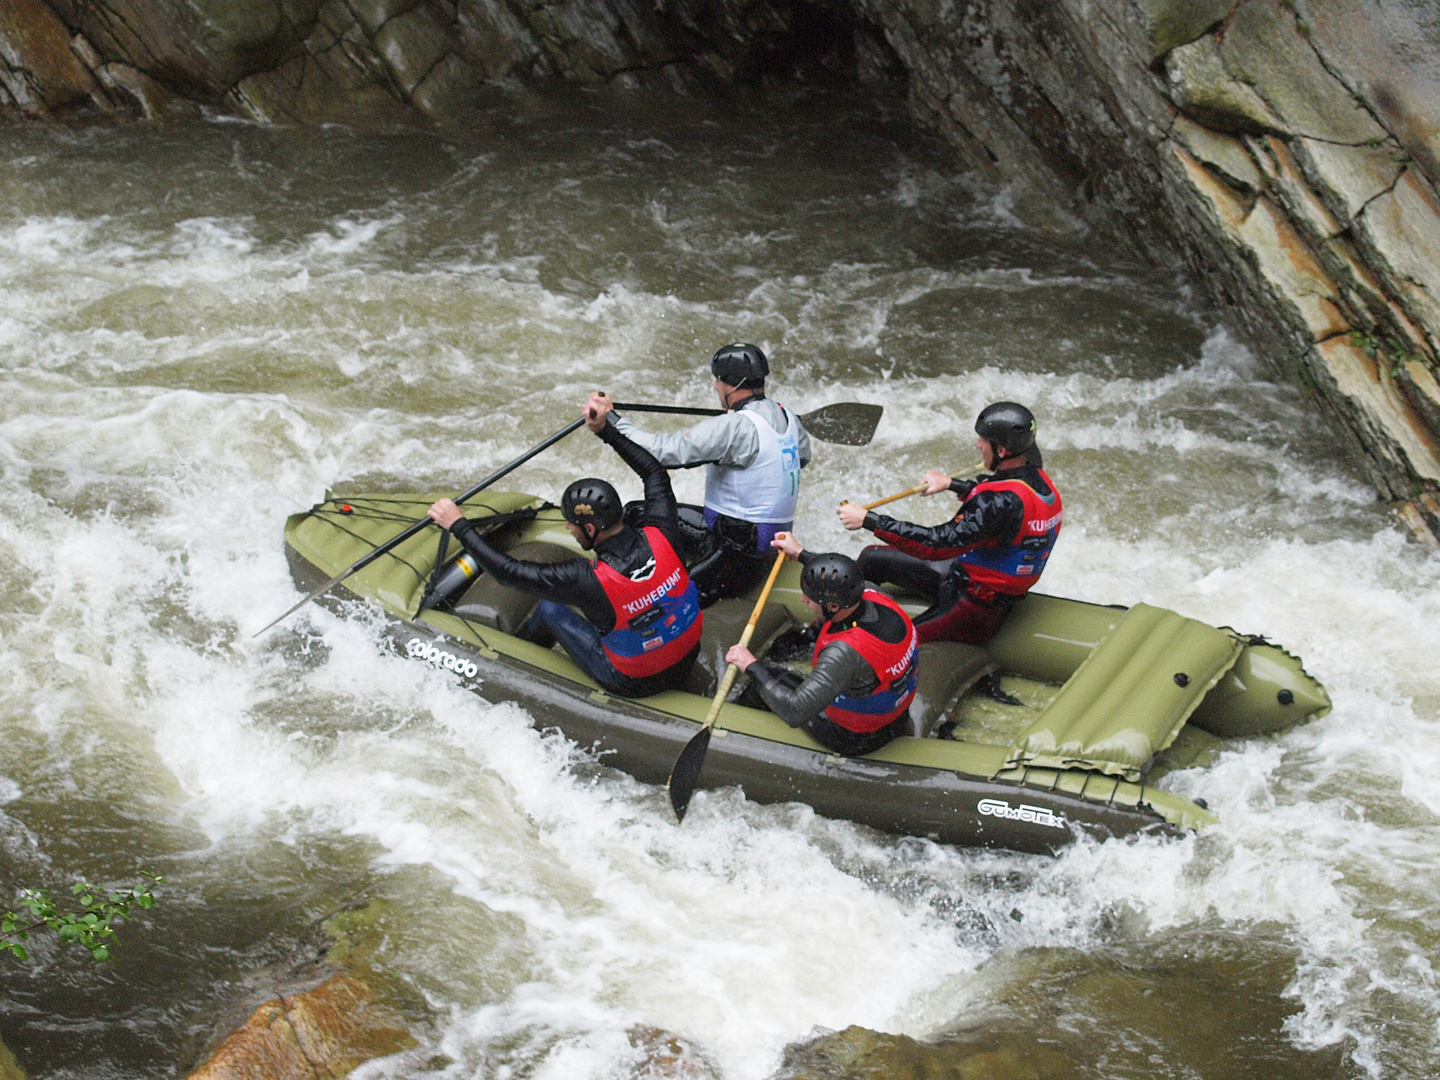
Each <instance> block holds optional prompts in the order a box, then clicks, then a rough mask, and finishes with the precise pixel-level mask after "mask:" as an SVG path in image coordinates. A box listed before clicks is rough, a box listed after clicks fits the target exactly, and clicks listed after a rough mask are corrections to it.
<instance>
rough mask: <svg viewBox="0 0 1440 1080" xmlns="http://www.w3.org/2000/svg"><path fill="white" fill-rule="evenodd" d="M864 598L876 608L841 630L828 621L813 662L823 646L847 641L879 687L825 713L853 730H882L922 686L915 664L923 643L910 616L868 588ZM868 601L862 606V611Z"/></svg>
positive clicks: (839, 701)
mask: <svg viewBox="0 0 1440 1080" xmlns="http://www.w3.org/2000/svg"><path fill="white" fill-rule="evenodd" d="M864 600H865V601H868V602H869V603H870V604H871V605H873V606H874V608H875V610H874V612H873V613H868V612H867V613H866V614H867V615H869V617H868V618H860V619H854V618H852V619H850V620H848V621H847V622H846V623H845V624H844V625H843V626H842V627H840V628H836V627H835V625H834V623H831V622H827V623H826V624H825V625H824V626H822V627H821V628H820V637H819V638H818V639H817V640H816V642H815V653H814V656H813V657H812V662H814V661H818V660H819V659H820V653H821V651H822V650H823V649H824V648H825V646H827V645H830V644H832V643H833V642H837V641H838V642H843V643H844V644H846V645H848V646H850V647H851V648H852V649H854V650H855V651H856V652H858V653H859V654H860V655H861V656H862V657H863V658H864V659H865V662H866V663H867V664H869V665H870V671H871V673H872V674H873V675H874V677H875V688H874V689H873V690H872V691H871V692H870V693H869V694H866V695H864V696H851V695H850V694H849V693H843V694H841V695H840V696H839V697H837V698H836V699H835V701H834V703H833V704H831V705H830V706H829V707H828V708H826V709H825V715H826V716H827V717H828V718H829V719H830V720H832V721H833V722H834V723H836V724H838V725H839V726H840V727H843V728H846V729H847V730H849V731H854V732H858V733H860V734H865V733H868V732H871V731H879V730H880V729H881V728H882V727H884V726H885V725H886V724H889V723H892V722H893V721H895V720H896V719H898V718H899V717H900V716H901V715H902V714H903V713H904V712H905V710H906V709H908V708H909V707H910V702H911V701H912V700H913V699H914V697H915V688H916V686H917V685H918V683H919V677H920V673H919V667H918V666H917V664H916V658H917V656H918V652H917V650H918V648H919V639H918V638H917V637H916V635H915V624H914V623H912V622H911V621H910V616H908V615H906V614H905V612H904V610H903V609H902V608H901V607H900V605H899V604H897V603H895V601H894V600H892V599H890V597H888V596H886V595H885V594H884V593H882V592H876V591H875V590H873V589H866V590H865V593H864ZM864 606H865V605H864V603H862V605H861V608H862V610H863V608H864Z"/></svg>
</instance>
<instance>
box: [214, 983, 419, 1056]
mask: <svg viewBox="0 0 1440 1080" xmlns="http://www.w3.org/2000/svg"><path fill="white" fill-rule="evenodd" d="M414 1045H415V1039H414V1037H413V1036H412V1035H411V1034H410V1033H409V1032H408V1031H406V1030H405V1029H404V1028H403V1027H400V1026H399V1025H398V1023H397V1021H396V1020H395V1019H394V1018H393V1017H392V1016H391V1015H390V1014H389V1013H388V1012H387V1011H386V1010H385V1009H384V1008H383V1007H381V1006H379V1005H377V1003H376V1000H375V994H374V992H373V991H372V990H371V989H370V988H369V986H367V985H366V984H365V983H364V982H362V981H360V980H359V979H357V978H355V977H354V976H351V975H346V974H341V975H335V976H332V977H331V978H329V979H327V980H326V981H325V982H323V983H321V984H320V985H319V986H317V987H315V988H314V989H313V990H308V991H306V992H305V993H303V994H287V995H283V996H281V997H277V998H274V999H273V1000H271V1001H267V1002H265V1003H264V1004H262V1005H261V1006H260V1007H259V1008H257V1009H256V1010H255V1012H254V1013H252V1014H251V1016H250V1019H249V1020H247V1021H246V1022H245V1024H244V1025H243V1026H242V1027H241V1028H240V1029H239V1030H237V1031H236V1032H235V1033H234V1034H232V1035H231V1036H230V1037H229V1038H228V1039H226V1040H225V1042H224V1043H222V1044H221V1045H220V1047H219V1048H218V1049H217V1050H216V1051H215V1052H214V1053H213V1054H212V1055H210V1057H209V1058H208V1059H207V1060H206V1061H205V1063H204V1064H203V1065H201V1066H200V1068H198V1069H196V1070H195V1072H193V1073H191V1074H190V1080H239V1078H242V1077H261V1076H263V1077H266V1078H267V1080H339V1078H340V1077H343V1076H347V1075H349V1073H350V1072H351V1071H352V1070H353V1069H355V1067H356V1066H358V1065H360V1064H361V1063H362V1062H365V1061H369V1060H370V1059H371V1058H375V1057H382V1056H384V1055H386V1054H393V1053H397V1052H398V1051H401V1050H407V1049H409V1048H410V1047H412V1046H414Z"/></svg>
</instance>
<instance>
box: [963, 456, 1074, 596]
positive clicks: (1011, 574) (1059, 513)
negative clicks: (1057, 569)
mask: <svg viewBox="0 0 1440 1080" xmlns="http://www.w3.org/2000/svg"><path fill="white" fill-rule="evenodd" d="M1035 471H1036V472H1039V473H1040V477H1041V479H1043V480H1044V481H1045V483H1046V485H1047V486H1048V487H1049V488H1050V494H1049V495H1041V494H1040V493H1039V492H1038V491H1036V490H1035V489H1034V488H1032V487H1031V486H1030V485H1029V484H1027V483H1025V481H1023V480H1004V479H1001V478H1000V477H1002V476H1003V475H1004V474H1003V473H1001V474H998V475H997V476H995V477H992V478H991V479H989V480H985V481H982V482H981V483H978V484H976V485H975V487H974V488H973V489H972V490H971V492H970V494H969V496H967V498H966V502H969V501H970V499H973V498H974V497H975V496H976V495H978V494H979V493H980V492H982V491H1008V492H1011V493H1012V494H1015V495H1018V496H1019V497H1020V501H1021V502H1022V503H1024V504H1025V518H1024V520H1023V521H1022V522H1021V523H1020V528H1019V529H1018V530H1017V531H1016V533H1015V538H1014V539H1013V540H1012V541H1010V543H1008V544H1005V543H1002V542H1001V541H999V540H998V539H996V538H994V537H991V538H990V539H988V540H982V541H980V542H979V543H978V544H971V545H970V546H969V547H967V548H962V549H961V550H960V552H959V553H958V554H957V555H956V558H958V559H959V560H960V562H962V563H964V564H965V569H966V571H967V572H968V573H969V575H970V581H971V582H972V583H973V584H975V585H979V586H981V588H982V589H990V590H991V591H993V592H997V593H1006V594H1008V595H1010V596H1024V595H1025V594H1026V593H1027V592H1029V591H1030V586H1032V585H1034V584H1035V582H1036V581H1038V580H1039V579H1040V572H1041V571H1042V570H1044V569H1045V563H1046V561H1047V560H1048V559H1049V558H1050V550H1051V548H1053V547H1054V546H1055V538H1056V537H1057V536H1059V535H1060V523H1061V521H1062V519H1063V518H1064V516H1065V510H1064V507H1063V505H1062V504H1061V502H1060V492H1059V490H1057V489H1056V487H1055V485H1054V484H1053V483H1051V481H1050V477H1048V476H1046V475H1045V473H1044V472H1043V471H1041V470H1039V469H1037V470H1035ZM962 509H963V508H962Z"/></svg>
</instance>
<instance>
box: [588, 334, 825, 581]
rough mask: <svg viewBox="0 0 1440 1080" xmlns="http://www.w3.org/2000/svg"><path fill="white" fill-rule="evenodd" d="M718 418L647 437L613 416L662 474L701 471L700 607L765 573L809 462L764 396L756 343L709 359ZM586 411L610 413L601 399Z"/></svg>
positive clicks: (787, 419) (806, 439) (800, 438)
mask: <svg viewBox="0 0 1440 1080" xmlns="http://www.w3.org/2000/svg"><path fill="white" fill-rule="evenodd" d="M710 374H712V375H713V376H714V377H715V393H716V394H717V395H718V396H719V398H720V407H721V408H722V409H724V410H725V412H724V414H723V415H721V416H713V417H710V418H708V419H706V420H703V421H701V422H700V423H698V424H696V425H695V426H694V427H690V428H686V429H685V430H684V431H677V432H676V433H675V434H673V435H652V434H651V433H650V432H648V431H644V430H642V429H641V428H639V427H637V426H636V425H635V424H634V423H632V422H631V421H630V420H628V419H625V418H624V417H622V416H620V415H618V414H612V423H614V424H615V426H616V427H618V428H619V429H620V431H621V433H622V434H624V435H625V436H626V437H627V438H629V439H631V440H633V441H634V442H635V443H637V444H639V445H640V446H642V447H644V448H645V449H646V450H648V451H650V453H651V454H653V455H655V457H656V458H658V459H659V461H660V464H662V465H664V466H665V467H666V468H667V469H690V468H694V467H695V466H696V465H704V466H706V476H705V523H706V524H707V525H709V526H710V533H711V536H712V537H713V538H714V540H715V550H714V551H713V552H711V553H710V554H709V555H707V556H706V557H705V558H703V559H702V560H701V561H700V562H698V563H696V564H695V565H694V566H693V567H691V568H690V577H691V580H693V581H694V582H695V585H696V587H697V588H698V589H699V591H700V604H701V606H702V607H703V606H706V605H708V604H712V603H714V602H715V601H716V600H719V599H722V598H724V597H727V596H740V595H743V594H744V593H745V592H746V591H747V590H749V589H750V588H751V587H752V586H754V585H757V584H759V583H760V581H761V580H763V579H764V577H765V574H766V571H767V570H768V569H769V567H770V561H771V559H770V556H771V551H770V541H771V540H773V539H774V538H775V534H776V533H779V532H790V531H793V527H794V524H795V503H796V500H797V499H798V497H799V494H800V470H801V468H803V467H804V466H805V465H808V464H809V463H810V436H809V435H807V434H806V433H805V429H804V428H803V427H801V425H800V420H799V418H798V417H797V416H796V415H795V414H794V413H793V412H791V411H790V410H789V409H786V408H782V407H781V406H780V405H777V404H776V403H775V402H773V401H771V400H770V399H769V398H767V397H766V396H765V377H766V376H767V375H769V374H770V364H769V362H768V361H767V360H766V359H765V354H764V353H763V352H762V351H761V350H760V348H759V347H758V346H756V345H726V346H725V347H724V348H723V349H721V350H720V351H719V352H717V353H716V354H715V355H714V356H713V357H711V359H710ZM590 401H591V407H592V408H601V409H605V410H606V411H609V409H610V408H611V403H610V401H609V399H608V398H607V397H605V395H603V394H594V395H592V396H591V399H590Z"/></svg>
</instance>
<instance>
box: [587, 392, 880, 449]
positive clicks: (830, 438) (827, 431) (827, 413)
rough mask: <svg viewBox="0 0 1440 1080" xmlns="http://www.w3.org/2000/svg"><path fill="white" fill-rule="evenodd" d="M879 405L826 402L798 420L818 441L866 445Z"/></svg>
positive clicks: (708, 412)
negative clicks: (829, 403)
mask: <svg viewBox="0 0 1440 1080" xmlns="http://www.w3.org/2000/svg"><path fill="white" fill-rule="evenodd" d="M615 408H616V409H619V410H621V411H624V410H627V409H628V410H629V411H630V412H653V413H670V414H672V415H675V416H722V415H724V411H723V410H721V409H696V408H690V407H689V406H686V405H644V404H638V405H637V404H636V403H635V402H633V401H632V402H627V403H621V402H619V401H617V402H615ZM884 411H885V407H884V406H883V405H866V404H865V403H863V402H860V401H840V402H837V403H836V404H834V405H826V406H823V407H822V408H819V409H816V410H815V411H814V412H808V413H802V414H800V423H801V424H803V425H804V427H805V430H806V431H808V432H809V433H810V434H811V435H813V436H814V437H815V438H817V439H819V440H821V441H822V442H830V443H839V444H840V445H841V446H868V445H869V443H870V440H871V439H872V438H874V437H875V427H876V425H877V424H879V423H880V415H881V414H882V413H883V412H884Z"/></svg>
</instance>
